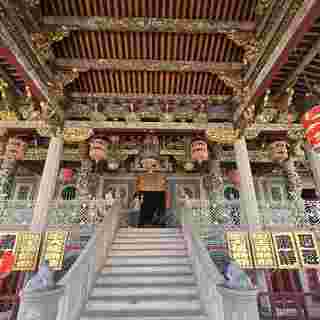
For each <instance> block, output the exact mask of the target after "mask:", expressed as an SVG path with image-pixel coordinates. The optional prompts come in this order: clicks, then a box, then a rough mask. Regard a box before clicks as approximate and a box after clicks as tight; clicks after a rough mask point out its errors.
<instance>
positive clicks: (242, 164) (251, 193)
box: [234, 137, 260, 226]
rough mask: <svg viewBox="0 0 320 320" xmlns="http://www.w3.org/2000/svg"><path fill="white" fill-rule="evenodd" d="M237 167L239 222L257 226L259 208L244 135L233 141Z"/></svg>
mask: <svg viewBox="0 0 320 320" xmlns="http://www.w3.org/2000/svg"><path fill="white" fill-rule="evenodd" d="M234 150H235V155H236V161H237V167H238V170H239V173H240V209H241V223H245V224H249V225H253V226H257V225H258V224H259V222H260V221H259V210H258V202H257V197H256V191H255V188H254V183H253V178H252V172H251V166H250V160H249V155H248V150H247V144H246V140H245V138H244V137H242V138H241V139H239V140H236V142H235V143H234Z"/></svg>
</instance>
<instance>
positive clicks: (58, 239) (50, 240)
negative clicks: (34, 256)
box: [40, 231, 68, 270]
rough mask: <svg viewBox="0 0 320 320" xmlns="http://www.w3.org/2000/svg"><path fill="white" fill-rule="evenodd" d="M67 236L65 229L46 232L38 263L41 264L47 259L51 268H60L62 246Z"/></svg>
mask: <svg viewBox="0 0 320 320" xmlns="http://www.w3.org/2000/svg"><path fill="white" fill-rule="evenodd" d="M67 237H68V232H66V231H48V232H46V237H45V242H44V245H43V248H42V253H41V260H40V264H42V263H43V262H44V260H48V261H49V265H50V267H51V268H52V269H53V270H61V269H62V265H63V257H64V246H65V242H66V240H67Z"/></svg>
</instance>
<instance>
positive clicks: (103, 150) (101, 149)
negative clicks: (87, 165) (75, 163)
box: [89, 137, 107, 161]
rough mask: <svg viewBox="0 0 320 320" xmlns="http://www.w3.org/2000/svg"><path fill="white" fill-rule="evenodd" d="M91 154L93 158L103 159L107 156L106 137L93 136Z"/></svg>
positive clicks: (96, 159)
mask: <svg viewBox="0 0 320 320" xmlns="http://www.w3.org/2000/svg"><path fill="white" fill-rule="evenodd" d="M89 156H90V159H91V160H95V161H101V160H106V158H107V141H106V140H105V139H104V137H93V138H92V139H91V141H90V150H89Z"/></svg>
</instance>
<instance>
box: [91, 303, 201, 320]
mask: <svg viewBox="0 0 320 320" xmlns="http://www.w3.org/2000/svg"><path fill="white" fill-rule="evenodd" d="M86 310H87V311H104V314H105V316H106V318H109V317H110V316H125V315H128V316H129V315H133V314H134V315H135V316H155V315H179V316H181V315H201V314H202V312H201V305H200V301H199V300H185V301H180V300H176V299H172V298H169V299H165V298H164V299H158V300H157V299H154V300H153V301H143V300H135V299H133V300H131V301H106V300H104V299H103V298H101V299H90V298H89V301H88V303H87V305H86Z"/></svg>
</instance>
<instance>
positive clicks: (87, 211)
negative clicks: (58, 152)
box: [0, 200, 109, 225]
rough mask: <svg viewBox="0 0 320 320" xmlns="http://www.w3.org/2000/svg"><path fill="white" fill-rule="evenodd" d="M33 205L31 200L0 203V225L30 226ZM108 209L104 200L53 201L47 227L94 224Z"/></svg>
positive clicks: (100, 219)
mask: <svg viewBox="0 0 320 320" xmlns="http://www.w3.org/2000/svg"><path fill="white" fill-rule="evenodd" d="M34 205H35V202H34V201H32V200H23V201H22V200H21V201H20V200H18V201H17V200H6V201H0V224H10V225H14V224H19V225H29V224H31V221H32V213H33V208H34ZM108 208H109V206H108V203H107V202H106V201H105V200H90V201H85V202H84V201H79V200H54V201H51V202H50V206H49V211H48V225H71V224H96V223H98V222H99V221H102V219H103V217H104V215H105V214H106V212H107V210H108Z"/></svg>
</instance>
